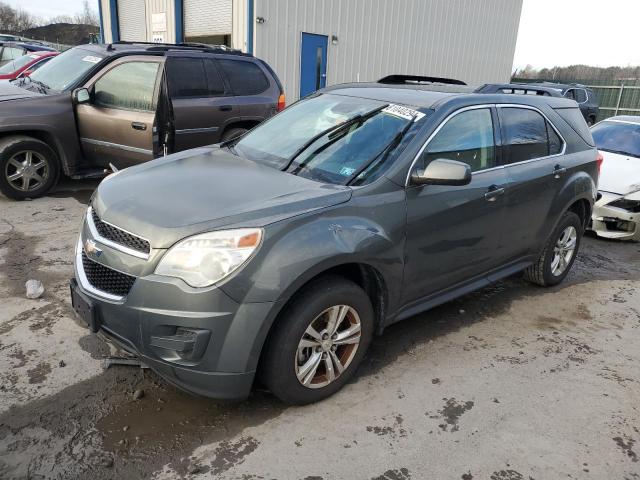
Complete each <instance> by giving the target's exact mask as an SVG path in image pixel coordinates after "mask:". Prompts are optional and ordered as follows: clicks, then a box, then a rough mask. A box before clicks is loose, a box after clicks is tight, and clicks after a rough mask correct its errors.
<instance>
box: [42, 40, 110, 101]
mask: <svg viewBox="0 0 640 480" xmlns="http://www.w3.org/2000/svg"><path fill="white" fill-rule="evenodd" d="M103 58H104V57H103V56H102V55H100V54H99V53H96V52H92V51H88V50H84V49H82V48H71V49H69V50H67V51H66V52H64V53H61V54H60V55H58V56H57V57H54V58H52V59H51V60H49V61H48V62H47V63H46V64H44V65H43V66H42V67H40V68H39V69H38V70H36V71H35V72H33V73H32V74H31V79H32V80H35V81H37V82H42V83H43V84H44V86H45V87H47V88H50V89H52V90H55V91H58V92H61V91H62V90H64V89H66V88H68V87H69V86H70V85H71V84H73V83H74V82H75V81H76V80H77V79H78V78H80V77H81V76H83V75H84V74H85V73H87V72H88V71H89V69H91V68H92V67H93V66H94V65H95V64H96V63H98V62H99V61H100V60H102V59H103Z"/></svg>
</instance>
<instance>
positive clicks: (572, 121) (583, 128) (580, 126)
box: [556, 108, 596, 147]
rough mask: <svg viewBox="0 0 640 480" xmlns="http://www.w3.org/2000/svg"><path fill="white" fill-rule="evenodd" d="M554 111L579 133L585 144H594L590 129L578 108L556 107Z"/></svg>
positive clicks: (593, 145)
mask: <svg viewBox="0 0 640 480" xmlns="http://www.w3.org/2000/svg"><path fill="white" fill-rule="evenodd" d="M556 113H557V114H558V115H560V116H561V117H562V119H563V120H564V121H565V122H567V123H568V124H569V126H570V127H571V128H572V129H573V130H574V131H575V132H576V133H577V134H578V135H580V138H582V140H584V141H585V143H586V144H587V145H590V146H592V147H595V146H596V142H594V141H593V137H592V136H591V131H590V130H589V127H588V126H587V122H586V121H585V119H584V117H583V116H582V112H581V111H580V109H579V108H558V109H556Z"/></svg>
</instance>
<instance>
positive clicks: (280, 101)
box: [276, 93, 285, 112]
mask: <svg viewBox="0 0 640 480" xmlns="http://www.w3.org/2000/svg"><path fill="white" fill-rule="evenodd" d="M284 106H285V98H284V93H281V94H280V96H279V97H278V105H277V106H276V112H281V111H282V110H284Z"/></svg>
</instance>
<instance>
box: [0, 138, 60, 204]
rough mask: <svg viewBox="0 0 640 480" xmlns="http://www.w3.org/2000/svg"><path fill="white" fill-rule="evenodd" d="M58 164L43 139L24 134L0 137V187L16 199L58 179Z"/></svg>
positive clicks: (39, 193) (38, 193) (31, 195)
mask: <svg viewBox="0 0 640 480" xmlns="http://www.w3.org/2000/svg"><path fill="white" fill-rule="evenodd" d="M59 175H60V165H59V162H58V157H57V155H56V154H55V152H54V151H53V150H52V149H51V148H50V147H49V146H48V145H47V144H46V143H44V142H41V141H40V140H36V139H35V138H31V137H26V136H15V137H7V138H4V139H2V140H0V191H2V193H4V194H5V195H6V196H7V197H9V198H13V199H15V200H24V199H25V198H36V197H40V196H42V195H44V194H45V193H47V192H48V191H49V190H50V189H51V188H52V187H53V186H54V185H55V184H56V183H57V181H58V177H59Z"/></svg>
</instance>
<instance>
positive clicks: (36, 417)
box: [0, 367, 284, 480]
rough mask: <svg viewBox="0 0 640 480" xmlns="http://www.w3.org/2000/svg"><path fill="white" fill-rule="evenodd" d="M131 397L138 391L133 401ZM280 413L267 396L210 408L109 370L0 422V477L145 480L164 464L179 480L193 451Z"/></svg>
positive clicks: (147, 375) (121, 370)
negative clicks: (167, 465) (142, 393)
mask: <svg viewBox="0 0 640 480" xmlns="http://www.w3.org/2000/svg"><path fill="white" fill-rule="evenodd" d="M136 390H142V391H143V392H144V395H143V396H142V397H141V398H139V399H137V400H135V399H134V392H135V391H136ZM283 409H284V406H283V405H282V404H281V403H279V402H278V401H277V400H276V399H275V398H274V397H272V396H271V395H268V394H266V393H261V392H255V393H254V394H252V396H251V397H250V398H249V400H247V401H245V402H240V403H224V402H217V401H214V400H210V399H206V398H202V397H194V396H191V395H189V394H186V393H183V392H181V391H179V390H177V389H175V388H173V387H171V386H169V385H167V384H166V383H165V382H164V381H162V380H161V379H160V378H159V377H157V376H156V375H155V374H154V373H153V372H151V371H150V370H142V369H137V368H136V367H111V368H110V369H109V370H107V371H105V372H104V373H103V374H101V375H99V376H97V377H94V378H92V379H91V380H88V381H85V382H82V383H79V384H77V385H74V386H72V387H69V388H67V389H65V390H63V391H62V392H60V393H58V394H56V395H53V396H52V397H49V398H47V399H44V400H39V401H36V402H32V403H30V404H27V405H25V406H20V407H13V408H12V409H10V410H9V411H7V412H6V413H5V414H3V415H1V416H0V478H14V477H17V478H23V477H28V476H33V477H34V478H39V477H37V475H43V476H44V477H45V478H50V477H53V478H65V479H71V478H87V476H88V475H89V472H91V473H90V475H91V477H92V479H94V480H96V479H111V478H149V477H150V476H151V474H152V473H153V472H154V471H156V470H159V469H160V468H162V466H163V465H165V464H167V463H169V464H170V466H171V467H172V468H173V469H175V471H177V472H178V473H179V474H181V475H186V474H187V472H188V471H192V470H193V466H192V465H191V464H190V460H189V458H188V457H189V455H190V454H191V452H192V451H193V450H194V449H195V448H197V447H198V446H200V445H203V444H209V443H212V442H216V441H219V440H223V439H226V438H230V437H233V436H234V435H236V434H238V433H239V432H241V431H242V430H244V429H245V428H247V427H250V426H255V425H258V424H261V423H263V422H265V421H266V420H268V419H271V418H274V417H276V416H277V415H279V414H280V413H281V412H282V411H283ZM223 455H224V452H223ZM229 455H233V452H232V451H231V450H230V452H229ZM219 460H220V461H223V460H224V459H223V458H220V459H219ZM228 460H229V462H228V463H229V465H232V464H233V461H232V460H233V459H231V458H230V459H228ZM223 463H224V462H223Z"/></svg>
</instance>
